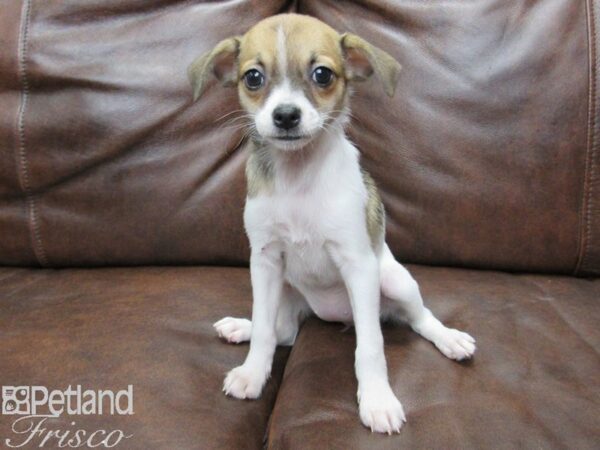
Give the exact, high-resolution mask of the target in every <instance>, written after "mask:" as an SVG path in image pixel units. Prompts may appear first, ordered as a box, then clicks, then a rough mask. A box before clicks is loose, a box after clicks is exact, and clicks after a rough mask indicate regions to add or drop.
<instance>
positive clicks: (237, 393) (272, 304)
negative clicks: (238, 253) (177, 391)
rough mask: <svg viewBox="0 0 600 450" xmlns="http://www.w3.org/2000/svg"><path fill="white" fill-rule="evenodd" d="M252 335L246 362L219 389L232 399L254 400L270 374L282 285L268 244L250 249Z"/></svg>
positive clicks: (275, 250) (277, 257)
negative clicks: (221, 388)
mask: <svg viewBox="0 0 600 450" xmlns="http://www.w3.org/2000/svg"><path fill="white" fill-rule="evenodd" d="M250 277H251V279H252V296H253V301H252V333H251V336H250V351H249V352H248V356H246V361H244V364H242V365H241V366H239V367H236V368H235V369H233V370H231V371H230V372H229V373H228V374H227V376H226V377H225V382H224V383H223V390H224V391H225V393H226V394H227V395H231V396H233V397H236V398H258V397H259V396H260V393H261V391H262V388H263V386H264V384H265V382H266V381H267V379H268V378H269V375H270V374H271V365H272V363H273V355H274V353H275V348H276V346H277V336H276V334H275V324H276V320H277V310H278V307H279V302H280V299H281V291H282V286H283V267H282V259H281V249H280V248H279V246H278V245H276V244H269V245H266V246H260V247H259V248H256V249H255V248H254V247H253V249H252V254H251V256H250Z"/></svg>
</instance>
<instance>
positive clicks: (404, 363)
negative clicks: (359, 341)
mask: <svg viewBox="0 0 600 450" xmlns="http://www.w3.org/2000/svg"><path fill="white" fill-rule="evenodd" d="M410 269H411V271H412V272H413V274H414V275H415V278H416V279H417V280H418V281H419V283H420V285H421V289H422V292H423V295H424V297H425V300H426V303H427V304H428V305H429V306H430V308H431V309H432V311H433V312H434V313H435V314H436V315H437V316H438V317H439V318H440V319H441V320H442V321H444V322H445V323H446V324H447V325H449V326H452V327H455V328H459V329H464V330H466V331H468V332H469V333H471V334H472V335H473V336H474V337H475V338H476V339H477V345H478V352H477V353H476V355H475V358H474V360H472V361H471V362H467V363H463V364H461V363H456V362H453V361H450V360H448V359H446V358H444V357H443V356H442V355H441V353H439V352H438V351H437V349H435V347H434V346H433V345H432V344H430V343H429V342H427V341H425V340H424V339H422V338H420V337H419V336H417V335H416V334H415V333H413V332H412V331H410V330H409V329H408V327H391V326H387V327H385V328H384V339H385V353H386V356H387V361H388V370H389V377H390V382H391V385H392V388H393V389H394V392H395V393H396V394H397V395H398V397H399V399H400V401H401V402H402V404H403V406H404V410H405V412H406V414H407V420H408V422H407V423H406V424H405V426H404V427H403V428H402V430H401V433H400V434H399V435H397V436H393V437H389V436H382V435H378V434H371V432H370V431H369V430H368V429H367V428H365V427H363V426H362V425H361V423H360V421H359V418H358V413H357V405H356V389H357V385H356V379H355V377H354V370H353V368H354V359H353V358H354V348H355V337H354V333H353V332H352V331H348V332H342V328H343V326H342V325H339V324H327V323H325V322H321V321H318V320H316V319H314V320H311V321H309V322H308V323H307V324H305V326H304V327H303V328H302V330H301V332H300V334H299V337H298V340H297V342H296V344H295V346H294V347H293V350H292V353H291V354H290V356H289V358H288V361H287V365H286V368H285V374H284V378H283V382H282V386H281V389H280V391H279V394H278V397H277V402H276V405H275V410H274V412H273V416H272V419H271V427H270V432H269V448H272V449H277V450H283V449H286V450H294V449H306V448H322V446H323V443H324V442H327V448H329V449H340V450H342V449H343V450H345V449H370V450H371V449H390V450H391V449H398V448H414V449H418V448H432V449H442V448H444V449H458V448H460V449H481V448H494V449H514V448H544V449H564V448H577V449H593V448H597V446H598V440H599V438H600V435H599V434H598V432H599V431H598V418H599V417H600V378H599V377H598V374H600V331H599V329H598V323H600V308H599V307H598V299H599V298H600V281H587V280H577V279H572V278H561V277H546V276H530V275H521V276H520V275H510V274H506V273H497V272H476V271H468V270H458V269H443V268H426V267H411V268H410Z"/></svg>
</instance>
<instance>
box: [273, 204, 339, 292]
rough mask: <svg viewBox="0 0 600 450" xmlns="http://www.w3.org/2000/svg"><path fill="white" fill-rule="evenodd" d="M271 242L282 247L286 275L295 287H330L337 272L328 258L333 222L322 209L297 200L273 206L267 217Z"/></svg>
mask: <svg viewBox="0 0 600 450" xmlns="http://www.w3.org/2000/svg"><path fill="white" fill-rule="evenodd" d="M266 221H267V222H268V225H267V226H268V228H269V232H270V234H271V235H272V237H273V239H274V240H276V241H278V242H280V243H281V245H282V247H283V253H284V255H283V257H284V261H285V276H286V278H287V279H288V281H290V282H291V283H292V284H294V285H309V286H314V287H318V286H329V285H331V284H334V283H336V282H337V281H338V280H339V273H338V271H337V269H336V267H335V265H334V263H333V261H332V259H331V257H330V256H329V253H328V251H327V249H326V243H327V242H328V240H329V239H330V237H331V233H333V230H334V229H335V227H332V225H331V222H332V221H334V219H333V218H332V217H331V216H330V214H328V212H327V211H326V210H324V207H323V205H321V206H316V205H314V204H310V202H305V201H302V200H298V199H296V201H289V200H288V201H283V202H277V201H274V203H273V211H272V215H271V216H270V218H266Z"/></svg>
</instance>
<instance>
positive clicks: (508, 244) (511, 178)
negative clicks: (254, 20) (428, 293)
mask: <svg viewBox="0 0 600 450" xmlns="http://www.w3.org/2000/svg"><path fill="white" fill-rule="evenodd" d="M300 11H301V12H303V13H307V14H311V15H315V16H317V17H318V18H322V19H324V20H327V21H328V22H329V23H330V24H332V25H333V26H334V27H335V28H337V29H344V30H348V31H351V32H354V33H357V34H359V35H361V36H363V37H364V38H365V39H367V40H369V41H371V42H372V43H373V44H375V45H378V46H380V47H382V48H384V49H385V50H386V51H388V52H390V53H391V54H392V55H393V56H395V57H396V59H397V60H398V61H400V63H401V64H402V65H403V67H404V71H403V73H402V74H401V76H400V81H399V84H398V89H397V95H396V96H395V98H394V99H393V100H389V99H388V98H386V97H385V94H384V93H383V91H382V90H381V89H380V88H379V87H378V86H377V85H375V84H372V83H370V84H369V85H367V86H360V87H358V88H357V90H356V95H355V96H354V101H353V102H352V105H353V114H354V116H355V118H356V120H355V121H354V122H353V126H352V128H350V129H349V134H350V136H351V137H352V139H353V141H354V142H355V143H356V144H357V145H358V146H359V147H360V149H361V150H362V152H363V154H364V164H365V167H366V168H367V169H368V170H369V171H370V172H371V173H372V175H373V177H374V178H375V180H376V181H378V182H379V185H380V187H381V189H382V191H383V198H384V201H385V204H386V208H387V212H388V240H389V242H390V244H391V246H392V250H395V253H396V255H397V256H399V257H401V258H402V259H404V260H406V261H415V262H421V263H427V264H442V265H461V266H477V267H487V268H502V269H510V270H529V271H552V272H572V271H573V270H574V269H575V266H576V264H577V259H578V252H579V245H578V243H579V241H578V240H579V233H580V227H581V223H580V220H581V218H580V208H581V204H582V192H583V183H584V174H585V158H586V151H587V145H588V142H587V138H588V135H587V119H588V117H587V113H588V109H587V108H588V68H587V56H588V53H587V52H588V41H587V26H586V5H585V2H577V1H571V0H560V1H556V0H551V1H540V2H529V3H526V2H506V1H502V0H485V1H477V2H447V1H429V2H421V1H402V2H395V1H375V2H373V1H337V0H331V1H329V0H326V1H321V0H317V1H313V0H307V1H304V2H301V3H300Z"/></svg>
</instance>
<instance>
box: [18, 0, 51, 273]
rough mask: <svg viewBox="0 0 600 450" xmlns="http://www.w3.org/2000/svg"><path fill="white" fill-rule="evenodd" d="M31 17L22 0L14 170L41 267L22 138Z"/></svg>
mask: <svg viewBox="0 0 600 450" xmlns="http://www.w3.org/2000/svg"><path fill="white" fill-rule="evenodd" d="M30 18H31V0H25V1H24V2H23V8H22V13H21V25H20V28H19V44H18V50H17V51H18V55H17V57H18V77H19V81H20V84H21V102H20V105H19V111H18V115H17V142H18V146H17V151H18V156H17V165H18V167H17V172H18V176H19V184H20V186H21V190H22V191H23V193H24V194H25V201H26V204H27V215H28V228H29V238H30V240H31V247H32V249H33V253H34V254H35V257H36V259H37V261H38V263H39V264H40V265H42V266H46V265H48V258H47V256H46V252H45V250H44V246H43V242H42V236H41V233H40V227H39V222H38V217H37V205H36V196H35V195H34V193H33V192H32V189H31V184H30V178H29V162H28V160H27V147H26V141H25V113H26V110H27V105H28V102H29V80H28V78H27V41H28V37H29V24H30Z"/></svg>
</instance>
